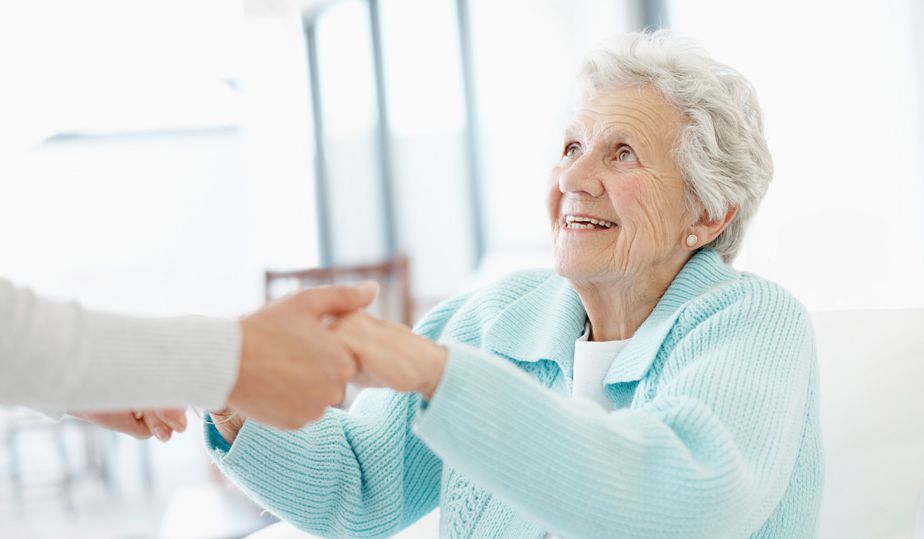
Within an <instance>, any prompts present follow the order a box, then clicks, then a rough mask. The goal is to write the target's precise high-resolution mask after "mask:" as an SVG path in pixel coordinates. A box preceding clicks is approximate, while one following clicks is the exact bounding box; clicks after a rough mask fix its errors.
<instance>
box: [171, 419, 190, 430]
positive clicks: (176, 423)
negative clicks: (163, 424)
mask: <svg viewBox="0 0 924 539" xmlns="http://www.w3.org/2000/svg"><path fill="white" fill-rule="evenodd" d="M167 424H168V425H170V428H171V429H173V430H175V431H177V432H183V431H184V430H186V424H185V423H183V422H180V421H177V420H175V419H169V420H167Z"/></svg>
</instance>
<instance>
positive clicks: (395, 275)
mask: <svg viewBox="0 0 924 539" xmlns="http://www.w3.org/2000/svg"><path fill="white" fill-rule="evenodd" d="M409 266H410V264H409V261H408V258H407V256H405V255H397V256H395V257H394V258H392V259H390V260H386V261H384V262H380V263H377V264H365V265H356V266H338V267H333V268H311V269H300V270H285V271H277V270H266V272H265V274H264V277H265V288H264V290H265V297H266V301H267V302H270V301H272V300H273V299H276V298H278V297H280V296H283V295H285V294H288V293H290V292H293V291H295V290H298V289H301V288H313V287H317V286H326V285H333V284H345V283H353V282H358V281H365V280H375V281H377V282H378V283H379V295H378V297H377V298H376V300H375V301H374V302H373V304H372V305H371V306H370V307H369V309H368V311H369V312H370V313H371V314H373V315H375V316H377V317H379V318H384V319H386V320H391V321H394V322H400V323H402V324H404V325H406V326H410V325H411V324H412V323H413V312H414V302H413V300H412V298H411V289H410V280H409V278H410V268H409Z"/></svg>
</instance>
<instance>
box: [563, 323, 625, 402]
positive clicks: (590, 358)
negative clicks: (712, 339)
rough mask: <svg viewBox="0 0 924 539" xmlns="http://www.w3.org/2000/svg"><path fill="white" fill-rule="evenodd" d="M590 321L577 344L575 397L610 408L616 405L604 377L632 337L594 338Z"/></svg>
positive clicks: (572, 394) (573, 388)
mask: <svg viewBox="0 0 924 539" xmlns="http://www.w3.org/2000/svg"><path fill="white" fill-rule="evenodd" d="M589 339H590V324H589V323H588V324H586V325H585V326H584V334H583V335H581V336H580V337H578V340H577V341H575V343H574V363H573V367H572V368H573V374H574V376H573V381H572V386H571V398H572V399H589V400H592V401H594V402H596V403H597V404H599V405H600V406H603V408H604V409H605V410H607V411H609V410H612V409H613V404H612V403H611V402H610V400H609V399H608V398H607V397H606V394H605V393H604V392H603V378H604V377H605V376H606V371H608V370H609V368H610V365H611V364H612V363H613V360H614V359H616V356H617V355H619V352H620V350H622V349H623V347H625V345H626V343H628V342H629V339H626V340H622V341H590V340H589Z"/></svg>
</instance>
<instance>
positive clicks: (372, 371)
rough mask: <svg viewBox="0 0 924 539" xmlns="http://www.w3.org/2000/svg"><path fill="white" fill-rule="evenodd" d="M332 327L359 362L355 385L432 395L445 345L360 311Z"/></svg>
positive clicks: (436, 383) (444, 363)
mask: <svg viewBox="0 0 924 539" xmlns="http://www.w3.org/2000/svg"><path fill="white" fill-rule="evenodd" d="M332 329H333V331H334V333H335V334H336V335H337V336H338V337H340V339H341V340H342V341H343V343H344V344H345V345H346V346H347V348H349V349H350V351H351V352H352V353H353V355H354V356H356V358H357V360H358V361H359V367H360V369H359V373H358V374H357V375H356V378H354V380H353V382H354V383H355V384H357V385H361V386H366V387H390V388H392V389H394V390H395V391H403V392H409V391H413V392H417V393H420V394H421V395H423V396H424V397H426V398H427V399H430V398H432V397H433V392H434V391H436V386H437V385H438V384H439V381H440V378H442V376H443V369H444V368H445V366H446V358H447V356H448V352H447V351H446V348H444V347H442V346H440V345H439V344H437V343H435V342H433V341H431V340H429V339H426V338H424V337H421V336H420V335H417V334H415V333H414V332H412V331H411V330H410V329H409V328H407V327H406V326H402V325H401V324H395V323H393V322H388V321H386V320H380V319H378V318H375V317H374V316H371V315H369V314H368V313H366V312H363V311H356V312H354V313H352V314H349V315H347V316H344V317H342V318H340V319H339V320H337V321H336V322H335V323H334V325H333V327H332Z"/></svg>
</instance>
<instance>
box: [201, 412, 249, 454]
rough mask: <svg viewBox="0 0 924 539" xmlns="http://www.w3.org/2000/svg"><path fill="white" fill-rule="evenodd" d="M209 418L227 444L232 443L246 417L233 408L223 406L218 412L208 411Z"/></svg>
mask: <svg viewBox="0 0 924 539" xmlns="http://www.w3.org/2000/svg"><path fill="white" fill-rule="evenodd" d="M209 416H210V420H211V421H212V423H214V424H215V428H216V429H217V430H218V433H219V434H221V437H222V438H224V440H225V442H227V443H228V445H231V444H233V443H234V440H235V438H237V433H239V432H240V431H241V429H242V428H243V427H244V421H247V418H246V417H244V415H243V414H241V413H240V412H237V411H236V410H235V409H234V408H225V409H224V410H220V411H218V412H209Z"/></svg>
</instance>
